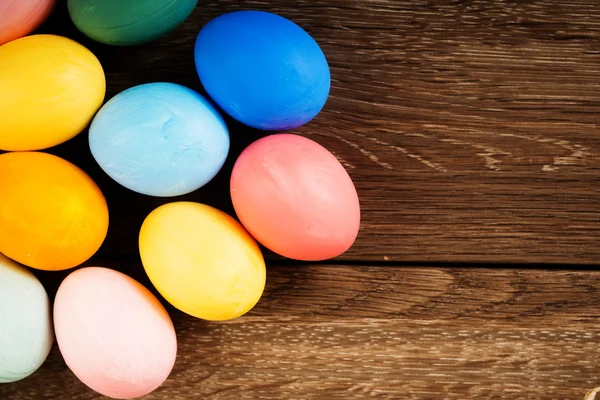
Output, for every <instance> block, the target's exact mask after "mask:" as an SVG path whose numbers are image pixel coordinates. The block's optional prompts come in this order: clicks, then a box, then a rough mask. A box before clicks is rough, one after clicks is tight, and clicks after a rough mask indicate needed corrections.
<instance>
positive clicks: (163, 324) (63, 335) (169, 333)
mask: <svg viewBox="0 0 600 400" xmlns="http://www.w3.org/2000/svg"><path fill="white" fill-rule="evenodd" d="M54 329H55V332H56V341H57V342H58V347H59V349H60V352H61V354H62V355H63V358H64V359H65V362H66V364H67V366H68V367H69V368H70V369H71V371H72V372H73V373H74V374H75V375H76V376H77V378H79V379H80V380H81V381H82V382H83V383H84V384H86V385H87V386H89V387H90V388H91V389H93V390H94V391H96V392H98V393H100V394H102V395H105V396H108V397H112V398H116V399H132V398H136V397H140V396H143V395H146V394H148V393H150V392H152V391H154V390H155V389H156V388H158V387H159V386H160V385H162V383H163V382H164V381H165V380H166V379H167V377H168V376H169V374H170V373H171V370H172V369H173V365H174V363H175V358H176V354H177V339H176V336H175V329H174V327H173V323H172V322H171V318H170V317H169V315H168V314H167V311H166V310H165V309H164V307H163V306H162V304H161V303H160V302H159V301H158V299H157V298H156V297H155V296H154V295H153V294H152V293H151V292H150V291H149V290H148V289H146V288H145V287H144V286H142V285H141V284H140V283H138V282H137V281H135V280H133V279H132V278H130V277H128V276H127V275H124V274H122V273H120V272H117V271H114V270H110V269H107V268H101V267H88V268H83V269H79V270H77V271H75V272H73V273H71V274H70V275H69V276H67V278H66V279H65V280H64V281H63V282H62V283H61V285H60V287H59V289H58V292H57V294H56V299H55V301H54Z"/></svg>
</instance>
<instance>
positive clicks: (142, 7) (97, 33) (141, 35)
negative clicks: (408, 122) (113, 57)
mask: <svg viewBox="0 0 600 400" xmlns="http://www.w3.org/2000/svg"><path fill="white" fill-rule="evenodd" d="M197 3H198V0H169V1H165V0H143V1H140V0H136V1H131V0H126V1H122V0H69V2H68V9H69V15H70V17H71V20H72V21H73V23H74V24H75V26H76V27H77V28H78V29H79V30H80V31H81V32H83V33H84V34H85V35H87V36H88V37H90V38H91V39H93V40H95V41H98V42H100V43H104V44H109V45H115V46H128V45H137V44H141V43H147V42H150V41H152V40H155V39H158V38H160V37H161V36H163V35H166V34H167V33H169V32H171V31H172V30H174V29H175V28H177V27H178V26H179V25H181V24H182V23H183V21H185V19H186V18H187V17H188V16H189V15H190V14H191V13H192V11H194V7H196V4H197Z"/></svg>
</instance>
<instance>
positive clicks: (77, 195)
mask: <svg viewBox="0 0 600 400" xmlns="http://www.w3.org/2000/svg"><path fill="white" fill-rule="evenodd" d="M0 194H1V195H0V252H2V253H4V254H5V255H6V256H8V257H10V258H12V259H13V260H15V261H17V262H19V263H21V264H24V265H27V266H29V267H32V268H36V269H42V270H52V271H56V270H64V269H68V268H72V267H75V266H77V265H79V264H81V263H83V262H84V261H86V260H88V259H89V258H90V257H91V256H92V255H94V254H95V253H96V251H98V249H99V248H100V246H101V244H102V243H103V241H104V239H105V237H106V234H107V232H108V207H107V204H106V200H105V199H104V196H103V194H102V192H101V191H100V188H99V187H98V186H97V185H96V183H95V182H94V181H93V180H92V179H91V178H90V177H89V176H88V175H87V174H86V173H85V172H84V171H82V170H81V169H80V168H79V167H77V166H75V165H73V164H71V163H70V162H68V161H66V160H64V159H62V158H59V157H56V156H54V155H51V154H46V153H41V152H15V153H5V154H2V155H0Z"/></svg>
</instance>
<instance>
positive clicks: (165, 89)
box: [89, 82, 230, 197]
mask: <svg viewBox="0 0 600 400" xmlns="http://www.w3.org/2000/svg"><path fill="white" fill-rule="evenodd" d="M89 143H90V149H91V151H92V155H93V156H94V158H95V159H96V161H97V162H98V164H99V165H100V167H101V168H102V169H103V170H104V171H105V172H106V173H107V174H108V175H109V176H110V177H111V178H112V179H114V180H115V181H117V182H118V183H119V184H121V185H122V186H124V187H126V188H128V189H130V190H132V191H134V192H138V193H142V194H146V195H150V196H157V197H172V196H180V195H184V194H187V193H190V192H193V191H195V190H197V189H199V188H201V187H202V186H204V185H205V184H207V183H208V182H210V181H211V180H212V179H213V178H214V177H215V176H216V175H217V173H218V172H219V171H220V170H221V168H222V167H223V164H224V163H225V159H226V158H227V155H228V153H229V146H230V140H229V131H228V129H227V125H226V124H225V121H224V120H223V118H222V117H221V116H220V115H219V113H218V111H217V110H216V109H215V108H214V107H213V106H212V105H211V104H210V103H209V102H208V100H206V99H205V98H204V97H202V96H201V95H200V94H199V93H197V92H195V91H193V90H192V89H189V88H187V87H185V86H181V85H178V84H174V83H165V82H157V83H148V84H143V85H139V86H134V87H132V88H129V89H127V90H125V91H123V92H121V93H119V94H118V95H116V96H115V97H113V98H112V99H110V100H109V101H108V102H107V103H106V104H105V105H104V106H103V107H102V108H101V109H100V111H99V112H98V113H97V114H96V116H95V117H94V120H93V121H92V124H91V126H90V135H89Z"/></svg>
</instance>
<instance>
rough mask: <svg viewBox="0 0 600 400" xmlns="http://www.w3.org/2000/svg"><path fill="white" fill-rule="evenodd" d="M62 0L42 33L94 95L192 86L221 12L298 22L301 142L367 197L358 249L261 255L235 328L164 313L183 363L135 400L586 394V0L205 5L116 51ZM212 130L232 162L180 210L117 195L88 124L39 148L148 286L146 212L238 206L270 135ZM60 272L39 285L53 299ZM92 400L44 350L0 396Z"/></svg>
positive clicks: (595, 64) (597, 380)
mask: <svg viewBox="0 0 600 400" xmlns="http://www.w3.org/2000/svg"><path fill="white" fill-rule="evenodd" d="M124 1H126V0H124ZM64 3H65V2H64V1H63V2H62V3H61V4H60V6H59V8H58V9H57V10H56V12H55V14H54V15H53V16H52V17H51V19H50V20H49V21H48V22H47V23H46V24H45V25H44V26H43V27H42V29H41V30H40V32H51V33H56V34H62V35H66V36H69V37H72V38H74V39H76V40H78V41H80V42H81V43H83V44H85V45H86V46H87V47H88V48H90V49H91V50H92V51H93V52H94V53H95V54H96V55H97V56H98V57H99V59H100V60H101V62H102V64H103V66H104V68H105V72H106V76H107V83H108V92H107V99H109V98H110V97H112V96H114V95H115V94H117V93H118V92H120V91H122V90H124V89H126V88H128V87H131V86H133V85H136V84H141V83H147V82H153V81H170V82H175V83H180V84H184V85H186V86H189V87H191V88H193V89H196V90H198V91H200V92H202V86H201V84H200V82H199V80H198V77H197V75H196V72H195V67H194V61H193V45H194V40H195V36H196V34H197V33H198V31H199V30H200V29H201V27H202V26H203V25H204V24H205V23H206V22H208V21H209V20H210V19H211V18H213V17H215V16H217V15H220V14H222V13H225V12H228V11H233V10H240V9H262V10H267V11H274V12H277V13H279V14H281V15H284V16H286V17H289V18H291V19H292V20H294V21H296V22H297V23H299V24H300V25H301V26H303V27H304V28H305V29H306V30H307V31H308V32H310V33H311V34H312V35H313V36H314V37H315V38H316V39H317V41H318V42H319V43H320V44H321V46H322V48H323V50H324V51H325V53H326V55H327V57H328V59H329V62H330V66H331V70H332V77H333V88H332V93H331V97H330V99H329V101H328V103H327V105H326V107H325V109H324V110H323V112H322V113H321V114H320V115H319V116H318V117H317V118H316V119H315V120H314V121H312V122H311V123H310V124H308V125H306V126H304V127H302V128H300V129H298V130H296V131H295V132H296V133H300V134H303V135H307V136H308V137H311V138H312V139H314V140H316V141H318V142H320V143H321V144H323V145H325V146H326V147H327V148H328V149H330V150H331V151H332V152H333V153H334V154H335V155H336V156H338V158H339V159H340V160H341V161H342V163H343V164H344V165H345V166H346V167H347V169H348V172H349V173H350V175H351V176H352V178H353V180H354V182H355V184H356V187H357V189H358V192H359V195H360V198H361V204H362V227H361V233H360V236H359V238H358V240H357V242H356V244H355V246H354V247H353V248H352V249H351V250H349V251H348V252H347V253H346V254H344V255H343V256H341V257H339V258H338V259H336V260H331V261H329V262H328V263H327V264H304V263H296V262H290V261H288V260H282V259H281V258H280V257H277V256H275V255H273V254H271V253H269V252H266V255H267V258H268V259H269V265H268V266H269V273H268V282H267V290H266V292H265V295H264V297H263V298H262V299H261V301H260V303H259V304H258V306H257V307H256V308H255V309H254V310H252V311H251V312H250V313H249V314H247V315H246V316H244V317H242V318H240V319H237V320H234V321H230V322H225V323H206V322H203V321H200V320H197V319H194V318H191V317H188V316H186V315H184V314H182V313H180V312H178V311H176V310H174V309H173V308H172V307H170V306H168V305H167V306H168V307H169V310H170V311H171V315H172V317H173V320H174V322H175V325H176V329H177V331H178V339H179V353H178V360H177V363H176V366H175V369H174V371H173V374H172V375H171V377H170V378H169V380H168V381H167V382H166V383H165V385H164V386H163V387H161V388H160V389H159V390H157V391H156V392H154V393H153V394H152V395H150V396H148V399H186V400H187V399H199V398H211V399H212V398H214V399H332V398H385V399H542V400H545V399H548V400H558V399H569V400H570V399H583V397H584V396H585V394H586V392H588V391H589V390H591V389H593V388H594V387H597V386H600V367H598V362H597V359H598V354H599V352H598V349H599V348H600V325H599V324H598V318H599V317H600V294H599V293H598V289H599V288H600V271H597V270H595V267H597V266H598V265H600V131H599V129H600V3H598V1H597V0H585V1H584V0H540V1H533V0H518V1H517V0H506V1H500V0H485V1H483V0H482V1H460V0H436V1H434V0H430V1H424V0H411V1H409V0H297V1H291V0H279V1H271V0H263V1H259V0H252V1H251V0H209V1H204V0H200V2H199V3H200V4H199V5H198V8H197V9H196V10H195V12H194V13H193V15H192V16H190V18H189V19H188V20H187V21H186V22H185V23H184V24H183V25H182V26H181V27H179V28H178V29H177V30H176V31H174V32H172V33H171V34H169V35H167V36H165V37H164V38H162V39H160V40H158V41H156V42H154V43H150V44H147V45H142V46H136V47H128V48H116V47H109V46H104V45H100V44H98V43H94V42H92V41H91V40H89V39H86V38H85V37H84V36H83V35H81V34H80V33H78V32H77V31H76V30H75V29H74V28H73V26H72V24H71V22H70V21H69V19H68V16H67V13H66V7H65V4H64ZM0 18H1V16H0ZM227 121H228V123H229V126H230V129H231V133H232V150H231V154H230V157H229V160H228V162H227V165H226V166H225V168H224V169H223V171H222V172H221V173H220V174H219V175H218V176H217V178H216V179H215V180H214V181H213V182H211V183H210V184H209V185H207V186H206V187H205V188H202V189H201V190H199V191H197V192H195V193H193V194H190V195H188V196H183V197H181V198H175V199H157V198H151V197H147V196H142V195H138V194H135V193H132V192H129V191H127V190H125V189H123V188H121V187H119V186H118V185H117V184H116V183H114V182H113V181H111V180H110V179H109V178H107V177H106V175H104V174H103V173H102V171H101V170H100V169H99V168H98V166H97V165H96V164H95V162H94V160H93V159H92V157H91V154H90V152H89V150H88V148H87V134H86V133H85V132H84V133H83V134H82V135H80V136H78V137H77V138H75V139H73V140H71V141H70V142H68V143H66V144H64V145H61V146H58V147H57V148H54V149H51V150H50V152H52V153H54V154H58V155H61V156H63V157H65V158H66V159H68V160H70V161H72V162H74V163H76V164H77V165H79V166H81V167H82V168H83V169H84V170H86V171H87V172H88V173H89V174H90V175H91V176H92V177H93V178H94V179H95V180H96V181H97V182H98V183H99V184H100V186H101V188H102V189H103V191H104V193H105V195H106V197H107V199H108V201H109V206H110V212H111V227H110V231H109V235H108V237H107V240H106V242H105V244H104V246H103V247H102V249H101V250H100V252H99V253H98V254H97V255H96V257H95V259H94V260H93V261H92V263H93V264H96V265H106V266H110V267H113V268H115V269H118V270H121V271H123V272H126V273H128V274H130V275H131V276H133V277H135V278H137V279H139V280H140V281H142V282H143V283H145V284H147V285H148V286H149V287H151V285H150V284H149V282H148V280H147V278H146V276H145V274H144V273H143V269H142V267H141V266H140V265H139V256H138V253H137V235H138V230H139V227H140V225H141V223H142V220H143V219H144V217H145V216H146V215H147V214H148V213H149V212H150V211H151V210H152V209H153V208H155V207H157V206H158V205H160V204H164V203H165V202H168V201H174V200H180V199H186V200H192V201H199V202H204V203H207V204H210V205H214V206H217V207H218V208H220V209H222V210H224V211H226V212H229V213H231V214H233V208H232V206H231V201H230V199H229V193H228V179H229V172H230V171H231V167H232V165H233V163H234V162H235V158H236V157H237V155H238V154H239V152H240V151H241V150H242V149H243V148H244V147H245V146H247V145H248V144H249V143H251V142H252V141H253V140H255V139H257V138H259V137H260V136H261V135H263V133H261V132H258V131H255V130H252V129H249V128H246V127H244V126H242V125H241V124H239V123H236V122H234V121H232V120H230V119H228V120H227ZM473 264H477V266H476V265H473ZM401 265H402V266H403V267H400V266H401ZM482 265H483V266H487V267H488V268H481V266H482ZM430 266H433V267H430ZM467 266H469V267H467ZM66 273H67V272H60V273H42V272H38V275H39V276H40V278H41V280H42V282H43V283H44V285H45V286H46V288H47V289H48V291H49V293H50V295H51V296H53V294H54V292H55V290H56V288H57V287H58V284H59V283H60V281H61V279H62V278H64V276H65V275H66ZM161 300H162V298H161ZM0 323H1V321H0ZM99 398H101V397H100V396H98V395H97V394H95V393H94V392H92V391H91V390H89V389H87V388H86V387H85V386H84V385H83V384H82V383H80V382H79V381H77V380H76V378H75V377H74V376H73V374H72V373H71V372H70V371H69V370H68V369H67V368H66V366H65V364H64V362H63V360H62V358H61V356H60V354H59V352H58V350H57V348H56V347H55V348H54V349H53V352H52V353H51V355H50V357H49V359H48V361H47V362H46V364H44V366H43V367H42V368H41V369H40V370H39V371H37V372H36V373H35V374H34V375H33V376H31V377H30V378H28V379H26V380H23V381H21V382H18V383H15V384H10V385H0V399H2V400H15V399H19V400H21V399H23V400H27V399H99Z"/></svg>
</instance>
